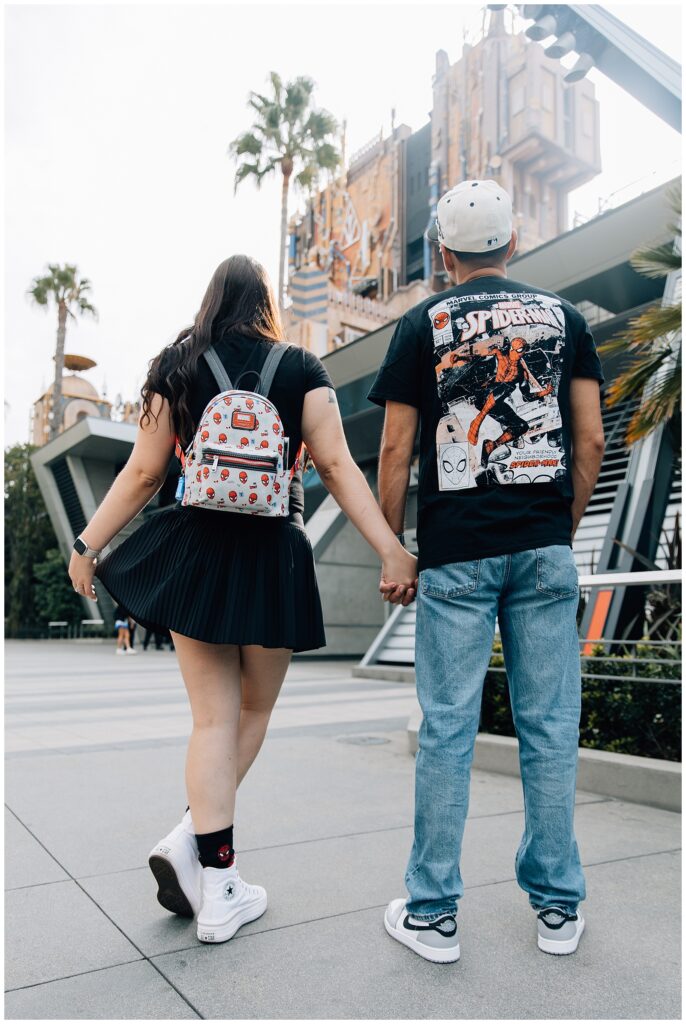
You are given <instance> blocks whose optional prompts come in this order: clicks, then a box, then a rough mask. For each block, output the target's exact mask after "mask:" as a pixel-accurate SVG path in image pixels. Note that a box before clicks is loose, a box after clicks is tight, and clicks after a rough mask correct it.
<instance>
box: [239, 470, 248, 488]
mask: <svg viewBox="0 0 686 1024" xmlns="http://www.w3.org/2000/svg"><path fill="white" fill-rule="evenodd" d="M238 479H239V480H240V482H241V483H242V484H244V483H247V480H248V474H247V473H246V472H245V470H244V469H242V470H241V471H240V473H239V474H238Z"/></svg>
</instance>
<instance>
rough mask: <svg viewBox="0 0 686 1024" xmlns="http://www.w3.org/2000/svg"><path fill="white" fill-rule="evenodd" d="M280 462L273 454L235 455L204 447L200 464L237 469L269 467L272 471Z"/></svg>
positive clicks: (273, 471)
mask: <svg viewBox="0 0 686 1024" xmlns="http://www.w3.org/2000/svg"><path fill="white" fill-rule="evenodd" d="M278 462H279V460H278V458H277V457H276V456H273V455H252V454H249V453H247V452H246V453H245V454H240V455H239V454H238V453H236V454H235V455H234V454H227V453H226V452H222V451H216V449H212V448H205V449H203V453H202V458H201V459H200V465H212V466H214V468H215V469H216V468H217V466H218V465H222V466H233V467H235V468H236V469H268V470H269V471H270V472H272V473H275V472H276V470H277V468H278Z"/></svg>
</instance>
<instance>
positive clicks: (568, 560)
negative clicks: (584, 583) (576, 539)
mask: <svg viewBox="0 0 686 1024" xmlns="http://www.w3.org/2000/svg"><path fill="white" fill-rule="evenodd" d="M536 590H538V591H540V592H541V593H542V594H549V595H550V596H551V597H560V598H562V597H576V596H577V595H578V593H579V574H578V572H577V568H576V562H575V561H574V553H573V552H572V549H571V548H569V547H567V545H566V544H552V545H551V546H550V547H547V548H537V549H536Z"/></svg>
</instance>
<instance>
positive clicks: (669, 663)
mask: <svg viewBox="0 0 686 1024" xmlns="http://www.w3.org/2000/svg"><path fill="white" fill-rule="evenodd" d="M658 651H659V652H660V653H658ZM594 653H598V654H600V653H601V652H600V651H598V652H594ZM675 655H676V657H675ZM636 656H637V657H647V658H651V659H655V663H654V664H638V665H636V666H633V665H632V663H631V659H630V658H629V657H628V656H626V655H624V656H618V657H614V656H607V655H604V656H603V657H592V658H589V659H587V660H585V661H584V662H583V675H582V684H581V725H580V740H579V742H580V745H581V746H582V747H592V748H595V749H597V750H609V751H613V752H614V753H618V754H636V755H638V756H640V757H657V758H662V759H663V760H666V761H680V760H681V686H680V685H679V684H678V683H676V684H675V683H661V682H640V681H637V680H635V679H631V678H627V673H628V672H629V671H632V670H633V668H634V667H635V670H636V671H635V674H636V675H641V676H644V677H647V678H648V679H660V678H661V679H665V678H668V679H677V680H678V679H680V678H681V661H680V660H679V659H678V648H671V647H669V648H658V649H656V648H652V647H648V646H646V645H642V644H639V645H637V648H636ZM502 665H503V658H502V649H501V648H500V645H499V643H496V645H495V647H494V650H493V657H492V659H491V668H490V669H489V672H488V674H487V676H486V685H485V687H484V697H483V704H482V709H481V725H480V728H481V731H482V732H490V733H494V734H496V735H498V736H514V735H515V730H514V724H513V721H512V709H511V706H510V696H509V692H508V687H507V677H506V675H505V672H504V671H494V669H498V668H500V667H502ZM592 676H617V677H618V678H617V681H616V682H613V681H611V680H608V679H594V678H590V677H592Z"/></svg>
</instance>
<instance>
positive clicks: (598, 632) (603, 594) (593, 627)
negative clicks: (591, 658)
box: [583, 590, 614, 655]
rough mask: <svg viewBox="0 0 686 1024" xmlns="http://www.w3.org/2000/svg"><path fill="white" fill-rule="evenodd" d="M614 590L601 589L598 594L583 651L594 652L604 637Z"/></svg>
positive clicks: (585, 652)
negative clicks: (595, 646)
mask: <svg viewBox="0 0 686 1024" xmlns="http://www.w3.org/2000/svg"><path fill="white" fill-rule="evenodd" d="M613 594H614V590H599V591H598V593H597V594H596V599H595V607H594V608H593V614H592V615H591V622H590V625H589V627H588V637H587V639H586V643H585V644H584V650H583V653H584V654H586V655H588V654H591V653H592V652H593V647H594V645H595V644H596V643H597V642H598V641H599V640H602V638H603V630H604V629H605V623H606V622H607V613H608V612H609V610H610V604H611V602H612V595H613Z"/></svg>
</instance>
